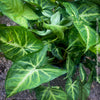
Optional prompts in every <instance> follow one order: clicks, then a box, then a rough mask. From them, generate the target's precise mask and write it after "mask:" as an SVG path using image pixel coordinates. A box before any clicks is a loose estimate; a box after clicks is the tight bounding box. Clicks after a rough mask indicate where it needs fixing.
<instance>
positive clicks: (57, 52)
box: [51, 45, 63, 60]
mask: <svg viewBox="0 0 100 100" xmlns="http://www.w3.org/2000/svg"><path fill="white" fill-rule="evenodd" d="M51 52H52V54H53V56H55V57H56V58H58V59H59V60H63V57H62V53H61V50H60V48H57V47H56V46H55V45H54V46H52V51H51Z"/></svg>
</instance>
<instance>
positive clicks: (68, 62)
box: [66, 55, 75, 78]
mask: <svg viewBox="0 0 100 100" xmlns="http://www.w3.org/2000/svg"><path fill="white" fill-rule="evenodd" d="M66 69H67V76H66V77H67V78H69V77H72V75H73V72H74V70H75V64H74V62H73V61H72V60H71V58H70V56H69V55H68V56H67V60H66Z"/></svg>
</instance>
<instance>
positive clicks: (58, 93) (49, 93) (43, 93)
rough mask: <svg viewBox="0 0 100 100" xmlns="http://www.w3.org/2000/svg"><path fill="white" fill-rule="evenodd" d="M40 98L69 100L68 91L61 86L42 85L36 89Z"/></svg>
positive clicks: (45, 99) (39, 99)
mask: <svg viewBox="0 0 100 100" xmlns="http://www.w3.org/2000/svg"><path fill="white" fill-rule="evenodd" d="M35 92H36V97H37V99H38V100H67V95H66V93H65V92H64V91H63V90H61V89H60V88H59V87H58V88H57V87H56V86H55V87H44V86H40V87H38V88H36V89H35Z"/></svg>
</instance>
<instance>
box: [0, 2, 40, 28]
mask: <svg viewBox="0 0 100 100" xmlns="http://www.w3.org/2000/svg"><path fill="white" fill-rule="evenodd" d="M0 10H1V11H2V13H3V14H4V15H6V16H8V17H9V18H11V19H12V20H13V21H14V22H16V23H17V24H19V25H21V26H23V27H26V28H28V20H36V19H38V16H37V15H36V14H35V12H33V11H32V9H30V8H29V7H28V6H26V5H25V4H24V2H22V0H0Z"/></svg>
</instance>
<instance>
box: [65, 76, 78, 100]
mask: <svg viewBox="0 0 100 100" xmlns="http://www.w3.org/2000/svg"><path fill="white" fill-rule="evenodd" d="M65 90H66V92H67V95H68V98H69V100H78V96H79V82H78V81H77V80H76V81H74V82H73V81H72V79H71V78H69V79H68V80H67V82H66V87H65Z"/></svg>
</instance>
